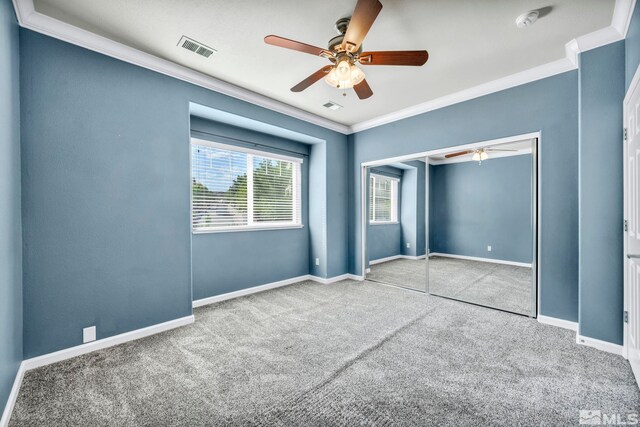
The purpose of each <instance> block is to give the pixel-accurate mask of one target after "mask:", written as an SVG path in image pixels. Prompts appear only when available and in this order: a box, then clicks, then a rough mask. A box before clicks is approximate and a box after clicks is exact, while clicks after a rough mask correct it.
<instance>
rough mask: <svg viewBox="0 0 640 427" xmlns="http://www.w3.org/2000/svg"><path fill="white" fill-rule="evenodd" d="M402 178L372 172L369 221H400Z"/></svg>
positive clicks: (378, 222) (379, 222)
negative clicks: (399, 191) (399, 196)
mask: <svg viewBox="0 0 640 427" xmlns="http://www.w3.org/2000/svg"><path fill="white" fill-rule="evenodd" d="M399 182H400V180H398V179H396V178H390V177H387V176H382V175H374V174H371V176H370V178H369V221H370V222H371V223H374V224H376V223H377V224H381V223H392V222H398V183H399Z"/></svg>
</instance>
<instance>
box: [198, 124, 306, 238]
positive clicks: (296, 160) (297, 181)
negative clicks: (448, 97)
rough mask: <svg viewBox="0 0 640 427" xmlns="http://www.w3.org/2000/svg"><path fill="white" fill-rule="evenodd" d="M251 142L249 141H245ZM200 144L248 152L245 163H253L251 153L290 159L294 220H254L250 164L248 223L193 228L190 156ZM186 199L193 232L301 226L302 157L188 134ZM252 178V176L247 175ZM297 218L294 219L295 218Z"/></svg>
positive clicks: (279, 228)
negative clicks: (188, 168) (292, 167)
mask: <svg viewBox="0 0 640 427" xmlns="http://www.w3.org/2000/svg"><path fill="white" fill-rule="evenodd" d="M247 144H251V142H247ZM197 145H201V146H205V147H210V148H216V149H220V150H227V151H234V152H239V153H245V154H247V166H249V165H253V156H259V157H264V158H267V159H270V160H284V161H287V162H292V163H293V164H294V169H295V170H294V172H293V180H294V181H293V187H294V189H295V192H294V197H293V206H292V209H293V217H294V221H293V222H254V221H253V205H252V202H253V167H247V225H232V226H225V227H209V228H198V229H195V228H193V190H192V188H191V185H192V181H193V162H192V160H193V157H192V154H191V150H193V147H194V146H197ZM189 149H190V154H189V164H190V173H189V186H190V188H189V194H190V196H189V199H190V209H191V212H190V222H191V233H192V234H209V233H230V232H239V231H263V230H289V229H296V228H303V227H304V223H303V221H302V209H303V207H302V192H303V189H302V164H303V163H304V159H303V158H301V157H293V156H285V155H282V154H277V153H272V152H269V151H263V150H256V149H253V148H247V147H242V146H238V145H232V144H225V143H221V142H214V141H209V140H206V139H200V138H195V137H191V140H190V143H189ZM250 178H251V179H250ZM296 221H297V222H296Z"/></svg>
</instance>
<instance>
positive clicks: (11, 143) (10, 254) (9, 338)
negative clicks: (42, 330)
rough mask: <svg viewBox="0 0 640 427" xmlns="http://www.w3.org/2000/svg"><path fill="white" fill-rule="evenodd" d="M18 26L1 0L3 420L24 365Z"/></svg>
mask: <svg viewBox="0 0 640 427" xmlns="http://www.w3.org/2000/svg"><path fill="white" fill-rule="evenodd" d="M18 48H19V42H18V24H17V22H16V18H15V15H14V13H13V7H12V6H11V2H10V1H8V0H4V1H0V93H1V94H2V96H0V207H1V208H0V417H1V416H2V411H3V410H4V407H5V404H6V403H7V398H8V397H9V392H10V391H11V387H12V386H13V381H14V379H15V376H16V372H17V371H18V366H19V365H20V362H21V361H22V228H21V219H20V89H19V88H20V78H19V55H18Z"/></svg>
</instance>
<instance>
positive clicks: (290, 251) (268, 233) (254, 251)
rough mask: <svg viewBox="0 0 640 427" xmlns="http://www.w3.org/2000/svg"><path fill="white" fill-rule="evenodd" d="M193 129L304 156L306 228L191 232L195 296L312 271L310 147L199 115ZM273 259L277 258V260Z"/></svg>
mask: <svg viewBox="0 0 640 427" xmlns="http://www.w3.org/2000/svg"><path fill="white" fill-rule="evenodd" d="M191 130H192V134H193V136H195V137H197V138H201V139H207V140H211V141H214V142H221V143H227V144H233V145H244V146H249V144H240V143H238V142H237V141H234V140H242V141H250V142H253V143H258V144H262V145H261V146H259V147H255V149H257V150H262V151H268V152H273V153H280V154H284V155H289V156H294V157H300V158H303V163H302V224H303V225H304V227H303V228H296V229H288V230H262V231H236V232H223V233H199V234H194V235H193V237H192V274H193V299H194V300H198V299H201V298H206V297H210V296H214V295H220V294H223V293H227V292H233V291H237V290H240V289H245V288H248V287H252V286H258V285H263V284H265V283H271V282H276V281H279V280H284V279H289V278H292V277H297V276H302V275H305V274H309V259H310V252H309V251H310V247H309V216H308V207H309V187H308V183H309V161H308V160H309V156H308V154H309V151H310V150H309V146H308V145H305V144H301V143H298V142H294V141H289V140H285V139H281V138H277V137H274V136H270V135H266V134H262V133H258V132H252V131H248V130H245V129H241V128H237V127H233V126H229V125H224V124H221V123H216V122H211V121H208V120H202V119H198V118H192V120H191ZM214 135H221V136H223V137H222V138H221V137H216V136H214ZM224 137H227V138H233V140H226V139H225V138H224ZM264 145H268V146H269V147H264ZM281 150H287V151H281ZM292 152H293V153H292ZM295 153H299V155H298V154H295ZM274 259H276V260H277V262H275V263H274Z"/></svg>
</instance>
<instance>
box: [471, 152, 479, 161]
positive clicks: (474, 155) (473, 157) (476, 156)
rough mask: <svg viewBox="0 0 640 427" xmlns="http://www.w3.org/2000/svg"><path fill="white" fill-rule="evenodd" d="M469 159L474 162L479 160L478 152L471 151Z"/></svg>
mask: <svg viewBox="0 0 640 427" xmlns="http://www.w3.org/2000/svg"><path fill="white" fill-rule="evenodd" d="M471 160H473V161H474V162H479V161H480V152H479V151H476V152H475V153H473V156H472V157H471Z"/></svg>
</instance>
